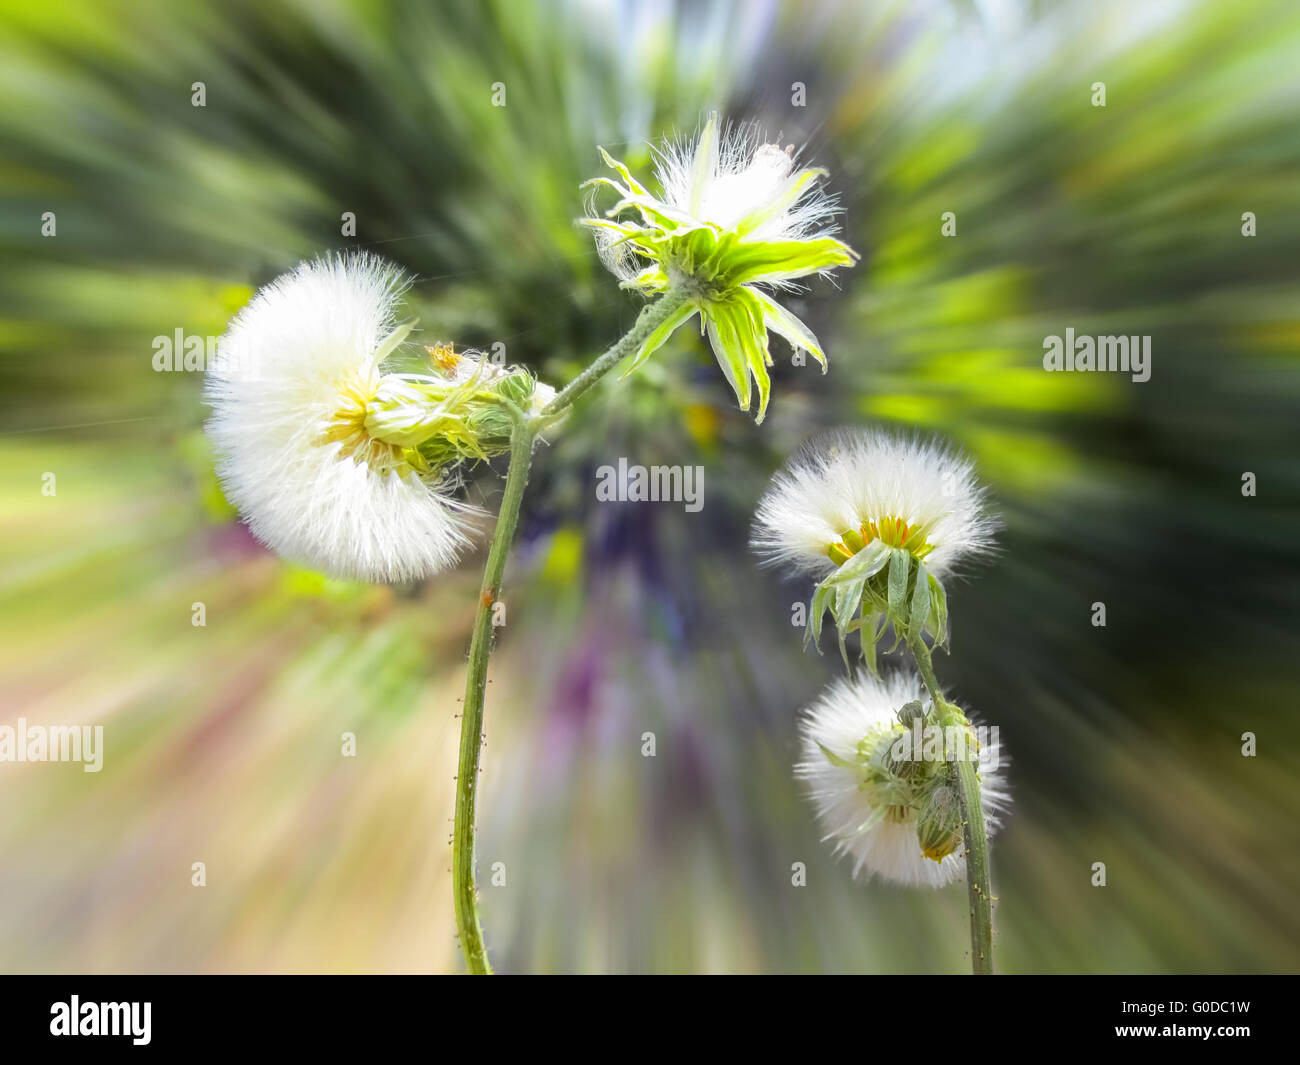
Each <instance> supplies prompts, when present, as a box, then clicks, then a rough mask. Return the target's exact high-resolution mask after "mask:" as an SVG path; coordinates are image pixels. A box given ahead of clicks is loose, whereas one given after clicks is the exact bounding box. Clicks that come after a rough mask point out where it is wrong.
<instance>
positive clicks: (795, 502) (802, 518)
mask: <svg viewBox="0 0 1300 1065" xmlns="http://www.w3.org/2000/svg"><path fill="white" fill-rule="evenodd" d="M995 527H996V525H995V522H993V521H992V519H990V518H989V517H988V515H987V513H986V508H985V502H984V489H983V488H982V487H980V486H979V485H978V484H977V482H976V480H975V470H974V466H973V465H972V463H971V462H970V460H969V459H967V458H965V457H963V456H962V455H960V454H958V453H956V452H954V451H952V450H950V449H949V448H947V447H945V446H944V445H942V444H940V443H937V442H935V441H927V440H921V439H917V438H909V437H904V436H896V435H892V434H889V433H886V432H883V431H880V430H858V431H852V430H842V431H839V432H833V433H829V434H826V435H824V436H821V437H819V438H817V439H815V440H812V441H810V442H809V443H808V444H806V445H805V446H804V447H803V448H802V449H801V450H800V451H798V452H797V453H796V454H795V455H794V456H793V457H792V458H791V459H790V461H789V462H788V463H787V464H786V465H785V467H784V468H783V469H782V470H780V471H779V472H778V473H777V474H776V476H775V477H773V478H772V483H771V486H770V487H769V488H768V490H767V492H766V493H764V495H763V497H762V499H761V500H760V501H759V504H758V512H757V515H756V517H755V521H754V534H753V546H754V548H755V550H757V551H758V552H759V554H760V555H762V556H764V557H765V558H766V559H767V560H768V561H769V562H772V563H778V564H788V565H790V566H793V567H794V568H795V569H797V570H799V571H800V572H805V573H810V574H813V575H814V576H824V575H825V574H826V573H827V572H829V571H830V570H832V569H834V568H836V567H837V566H840V565H842V564H843V563H844V562H846V561H848V559H849V557H850V556H852V555H854V554H855V553H857V552H858V551H860V550H861V549H862V548H863V547H864V546H865V545H867V544H869V543H871V542H872V541H873V540H877V539H879V540H880V541H882V542H883V543H885V544H887V545H888V546H890V547H904V548H906V549H907V550H908V551H910V552H911V553H912V554H913V555H914V556H915V557H917V558H921V559H924V560H925V563H926V565H927V567H928V568H929V570H930V572H931V573H933V574H935V576H939V577H942V576H944V575H945V574H947V573H950V572H951V571H952V570H953V568H954V567H955V566H956V565H957V564H958V563H960V562H961V561H962V560H963V559H966V558H970V557H972V556H975V555H979V554H981V553H983V552H986V551H987V550H988V549H989V548H990V547H991V546H992V543H993V532H994V529H995Z"/></svg>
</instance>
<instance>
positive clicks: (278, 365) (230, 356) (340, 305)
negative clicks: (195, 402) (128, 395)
mask: <svg viewBox="0 0 1300 1065" xmlns="http://www.w3.org/2000/svg"><path fill="white" fill-rule="evenodd" d="M408 284H409V282H408V281H407V280H406V278H404V276H403V275H402V273H401V272H400V271H399V270H398V269H397V268H396V267H394V266H392V265H390V264H387V263H385V262H383V261H382V260H380V259H377V258H375V257H373V256H369V255H350V256H346V257H332V258H325V259H318V260H315V261H312V262H306V263H302V264H301V265H299V266H298V267H297V268H295V269H294V270H292V271H290V272H289V273H287V274H284V275H283V276H281V277H279V278H277V279H276V280H275V281H272V282H271V283H270V284H269V285H267V286H266V287H265V288H263V289H261V290H260V291H259V292H258V293H257V295H256V296H254V298H253V300H252V302H251V303H249V305H248V306H247V307H245V308H244V309H243V310H242V311H241V312H240V313H239V315H238V316H237V317H236V318H235V319H234V321H233V322H232V323H231V324H230V327H229V329H227V331H226V334H225V336H223V337H222V339H221V342H220V344H219V345H218V355H217V359H216V364H215V366H214V367H213V368H212V370H211V371H210V372H209V374H208V381H207V388H206V399H207V402H208V404H209V405H210V406H211V407H212V410H213V413H212V417H211V419H210V420H209V422H208V426H207V429H208V434H209V436H210V437H211V439H212V441H213V444H214V447H215V449H216V452H217V472H218V474H219V476H220V477H221V482H222V486H223V488H224V489H225V492H226V495H227V497H228V498H229V499H230V501H231V502H232V503H233V504H234V505H235V506H236V507H238V508H239V510H240V512H241V514H242V515H243V518H244V520H245V521H246V522H247V523H248V526H249V528H250V529H252V531H253V533H254V535H256V536H257V538H258V539H259V540H261V541H262V542H263V543H265V544H266V545H267V546H268V547H270V548H271V549H272V550H274V551H276V552H277V553H278V554H280V555H282V556H284V557H285V558H287V559H290V560H292V561H295V562H298V563H301V564H303V565H306V566H309V567H311V568H313V569H317V570H320V571H322V572H324V573H327V574H329V575H331V576H335V577H342V578H349V579H356V580H366V581H376V582H387V581H411V580H419V579H422V578H424V577H427V576H430V575H431V574H433V573H436V572H437V571H439V570H442V569H445V568H447V567H448V566H450V565H452V564H453V563H455V561H456V559H457V558H458V556H459V554H460V552H461V551H462V550H463V549H464V548H465V547H466V546H467V545H468V544H469V542H470V539H469V532H470V531H471V529H472V528H473V525H474V522H475V518H476V512H475V511H474V510H473V508H470V507H467V506H466V505H465V504H464V503H461V502H459V501H457V500H456V499H454V498H453V497H452V495H451V493H450V488H451V486H450V485H448V484H445V483H440V482H439V479H438V478H437V477H430V476H422V475H420V474H419V473H418V472H416V471H415V470H414V469H412V468H411V467H410V466H408V465H407V464H405V463H403V462H402V461H400V457H399V456H397V455H395V454H394V453H393V451H392V449H390V448H386V447H384V446H382V445H376V446H371V445H370V443H368V442H367V441H365V439H364V437H354V438H352V439H348V438H340V433H339V431H338V424H339V422H338V418H339V415H340V412H345V413H346V412H349V411H355V410H356V409H357V407H358V404H360V407H361V408H364V404H365V400H366V397H367V395H368V394H370V393H372V392H373V390H374V389H375V388H376V387H377V386H378V383H379V379H380V366H379V364H380V362H382V360H383V357H384V355H385V354H386V353H385V352H384V350H383V347H382V344H383V341H384V340H385V338H387V337H388V336H389V335H390V334H391V333H392V331H393V329H394V327H395V325H396V311H397V306H398V302H399V299H400V297H401V294H402V293H403V292H404V291H405V289H406V288H407V286H408ZM331 429H333V430H334V431H333V432H331Z"/></svg>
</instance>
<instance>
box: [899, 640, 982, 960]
mask: <svg viewBox="0 0 1300 1065" xmlns="http://www.w3.org/2000/svg"><path fill="white" fill-rule="evenodd" d="M907 643H908V646H909V647H910V648H911V649H912V657H913V658H915V659H916V665H917V668H918V669H920V671H921V678H922V679H923V680H924V681H925V686H926V688H927V689H929V692H930V698H931V700H932V701H933V702H934V708H935V713H936V714H937V715H938V718H939V724H940V725H941V726H944V727H947V726H949V725H958V726H965V725H966V724H967V722H966V718H965V715H964V714H962V713H961V711H960V710H959V709H958V708H957V707H956V706H954V705H953V704H952V703H950V702H948V701H947V700H946V699H944V697H943V696H942V695H941V694H940V693H939V682H938V680H936V679H935V675H934V663H933V661H931V658H930V649H929V648H928V647H927V646H926V645H925V640H924V639H923V638H922V637H920V636H917V637H916V638H915V639H909V640H908V641H907ZM952 773H953V786H954V787H955V788H956V790H957V795H958V796H959V798H960V801H961V813H962V838H963V840H964V842H965V845H966V889H967V894H968V896H969V898H970V949H971V971H972V972H973V973H974V974H975V975H976V976H991V975H992V974H993V896H992V893H991V884H990V882H989V837H988V831H987V829H986V828H985V827H984V806H983V804H982V803H981V802H980V778H979V773H978V772H977V771H976V764H975V762H974V761H972V760H971V759H970V758H967V757H961V758H957V759H956V760H955V761H954V762H953V766H952Z"/></svg>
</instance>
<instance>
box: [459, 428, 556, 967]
mask: <svg viewBox="0 0 1300 1065" xmlns="http://www.w3.org/2000/svg"><path fill="white" fill-rule="evenodd" d="M534 439H535V435H534V433H533V430H532V428H531V427H530V426H528V425H527V424H526V423H525V422H524V420H523V419H522V418H518V419H517V420H516V423H515V427H514V431H513V433H512V434H511V437H510V469H509V471H508V472H507V474H506V488H505V494H504V495H503V496H502V497H501V510H500V513H499V514H498V515H497V526H496V531H495V532H494V533H493V535H492V546H491V548H490V549H489V550H488V558H487V565H486V566H484V568H483V583H482V586H481V588H480V592H479V600H478V612H477V614H475V616H474V635H473V637H472V638H471V640H470V645H469V676H468V677H467V679H466V681H465V706H464V711H463V713H462V715H461V723H460V768H459V769H458V770H457V772H456V825H455V832H454V835H453V837H452V865H451V880H452V894H453V896H454V897H455V902H456V928H457V929H458V931H459V932H460V948H461V950H462V951H463V952H464V954H465V963H466V964H467V965H468V966H469V971H470V972H471V973H474V974H475V975H486V974H490V973H491V972H492V966H491V964H489V962H488V956H487V947H486V946H485V945H484V943H483V926H482V924H481V923H480V922H479V914H478V888H477V886H476V884H475V874H474V842H475V837H474V806H475V799H476V796H477V794H478V790H477V789H478V763H479V752H480V751H481V750H482V747H483V703H484V697H485V695H486V692H487V667H488V656H489V655H490V654H491V653H492V605H493V603H495V602H496V601H497V599H498V597H499V596H500V594H501V578H502V576H503V575H504V573H505V568H506V559H507V558H508V557H509V555H510V546H511V544H512V543H513V542H514V539H515V529H516V528H517V527H518V525H519V505H520V503H521V502H522V501H523V498H524V487H525V485H527V483H528V473H529V470H530V468H531V466H532V462H533V441H534Z"/></svg>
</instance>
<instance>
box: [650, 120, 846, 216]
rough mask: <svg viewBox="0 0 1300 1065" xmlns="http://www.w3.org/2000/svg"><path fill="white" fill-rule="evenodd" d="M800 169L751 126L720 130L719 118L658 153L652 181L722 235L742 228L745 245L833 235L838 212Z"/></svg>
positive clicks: (810, 172) (815, 179)
mask: <svg viewBox="0 0 1300 1065" xmlns="http://www.w3.org/2000/svg"><path fill="white" fill-rule="evenodd" d="M824 176H825V172H824V171H821V170H816V169H807V168H800V167H799V165H798V160H797V159H796V157H795V155H794V153H793V152H792V151H790V150H787V149H783V148H781V147H780V145H777V144H770V143H768V142H767V139H766V137H765V136H764V135H763V132H762V129H761V128H760V127H759V126H758V125H757V124H756V123H753V122H746V123H742V124H740V125H732V126H728V127H727V128H726V129H725V130H723V131H719V129H718V121H717V118H716V116H715V117H714V118H711V119H710V120H709V121H708V122H707V123H706V124H705V126H704V128H703V130H702V131H701V132H700V133H699V134H698V135H697V136H695V137H691V138H689V139H687V140H684V141H678V142H676V143H667V144H664V145H663V146H661V147H659V148H657V149H656V150H655V180H656V181H657V182H658V183H659V188H660V191H661V193H662V196H663V199H664V201H665V202H666V203H667V204H668V205H669V206H670V207H672V208H673V209H674V210H676V211H679V212H681V213H682V214H686V215H690V216H691V217H692V218H696V219H698V220H700V221H702V222H711V223H713V224H714V225H716V226H720V227H721V228H722V229H726V230H735V229H737V228H738V227H741V226H744V228H745V233H744V236H743V239H744V240H745V241H779V240H808V239H813V238H817V237H829V236H834V235H835V233H836V232H837V227H836V226H835V225H834V224H833V220H834V217H835V215H836V214H838V213H839V206H838V204H837V201H836V199H835V197H833V196H829V195H827V193H826V192H825V191H824V190H823V189H822V187H821V186H820V184H819V182H820V180H821V179H822V178H823V177H824Z"/></svg>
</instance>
